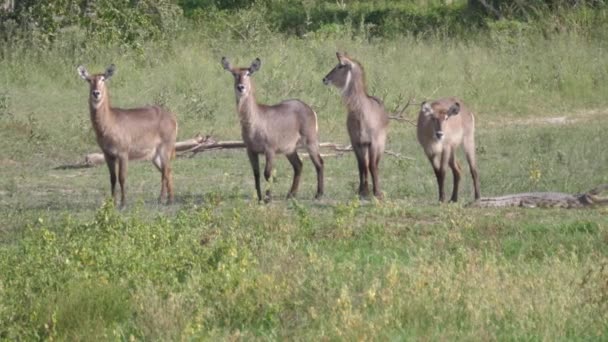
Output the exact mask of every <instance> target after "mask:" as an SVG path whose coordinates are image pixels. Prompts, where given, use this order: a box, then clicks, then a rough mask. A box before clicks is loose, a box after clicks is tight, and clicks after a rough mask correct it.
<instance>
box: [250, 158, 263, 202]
mask: <svg viewBox="0 0 608 342" xmlns="http://www.w3.org/2000/svg"><path fill="white" fill-rule="evenodd" d="M247 156H248V157H249V162H250V163H251V168H252V169H253V179H254V180H255V190H256V192H257V194H258V201H261V200H262V190H261V189H260V158H259V156H258V154H257V153H255V152H253V151H251V150H249V149H248V150H247Z"/></svg>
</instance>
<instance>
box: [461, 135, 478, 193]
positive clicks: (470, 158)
mask: <svg viewBox="0 0 608 342" xmlns="http://www.w3.org/2000/svg"><path fill="white" fill-rule="evenodd" d="M463 147H464V154H465V156H466V158H467V163H469V170H470V171H471V177H472V178H473V190H474V191H475V200H478V199H480V198H481V192H480V190H479V175H478V173H477V161H476V160H475V139H473V137H471V138H465V139H464V142H463Z"/></svg>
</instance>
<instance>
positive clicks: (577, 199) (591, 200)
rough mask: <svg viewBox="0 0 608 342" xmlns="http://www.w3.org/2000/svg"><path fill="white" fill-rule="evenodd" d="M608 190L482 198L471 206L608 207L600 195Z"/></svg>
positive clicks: (605, 186)
mask: <svg viewBox="0 0 608 342" xmlns="http://www.w3.org/2000/svg"><path fill="white" fill-rule="evenodd" d="M606 190H608V184H604V185H600V186H598V187H596V188H594V189H591V190H589V191H587V192H585V193H582V194H573V195H572V194H566V193H561V192H527V193H521V194H513V195H506V196H499V197H482V198H480V199H479V200H477V201H475V202H472V203H470V204H469V206H470V207H474V208H501V207H524V208H565V209H573V208H586V207H594V206H598V205H608V197H600V196H599V195H600V194H601V193H602V192H604V191H606Z"/></svg>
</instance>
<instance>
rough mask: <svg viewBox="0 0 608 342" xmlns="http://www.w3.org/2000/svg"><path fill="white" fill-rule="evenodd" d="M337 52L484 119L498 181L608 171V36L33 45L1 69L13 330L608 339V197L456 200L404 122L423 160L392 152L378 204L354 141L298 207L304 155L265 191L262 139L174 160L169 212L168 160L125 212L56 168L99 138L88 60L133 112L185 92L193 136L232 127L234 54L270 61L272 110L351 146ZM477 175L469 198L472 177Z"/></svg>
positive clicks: (0, 171) (265, 92) (377, 90)
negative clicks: (163, 180) (258, 149)
mask: <svg viewBox="0 0 608 342" xmlns="http://www.w3.org/2000/svg"><path fill="white" fill-rule="evenodd" d="M337 49H338V50H340V51H342V50H346V51H348V52H349V53H350V54H351V55H352V56H354V57H355V58H357V59H358V60H360V61H361V62H362V63H363V65H364V66H365V67H366V70H367V75H368V84H369V87H370V93H372V94H375V95H377V96H379V97H382V98H384V99H385V101H386V103H387V106H388V107H390V108H393V107H395V106H396V105H397V101H398V98H399V94H403V96H404V97H405V98H408V97H415V101H414V102H416V103H419V102H420V101H422V100H424V99H431V98H436V97H440V96H447V95H458V96H459V97H461V98H463V99H464V101H466V103H467V104H468V105H469V107H471V108H473V109H474V111H475V113H476V116H477V134H476V136H477V155H478V161H479V170H480V176H481V190H482V195H485V196H490V195H501V194H506V193H515V192H524V191H563V192H570V193H575V192H582V191H586V190H588V189H589V188H592V187H594V186H595V185H598V184H601V183H608V174H607V173H606V165H608V155H607V154H606V152H605V148H604V143H603V139H602V138H603V136H604V135H605V134H604V132H606V130H607V129H608V120H606V117H607V116H606V115H608V113H607V112H608V110H607V109H606V108H607V102H608V98H606V96H605V94H607V93H608V89H607V88H608V69H607V68H606V66H605V63H604V60H605V58H604V57H605V54H606V52H605V51H606V43H605V42H604V41H588V40H586V39H585V38H583V37H578V36H556V37H553V38H551V39H549V40H540V39H531V38H526V37H523V36H521V37H511V36H492V37H487V38H486V39H483V40H479V41H471V42H456V41H439V40H427V41H418V40H415V39H409V38H403V39H401V40H398V41H377V42H376V41H372V42H360V41H357V40H354V41H353V40H331V39H330V40H293V39H283V38H279V37H274V36H273V37H269V38H266V39H261V38H260V39H253V40H252V41H249V42H238V41H222V40H220V39H219V38H218V39H214V40H208V41H207V40H205V41H201V40H200V39H197V37H196V36H195V35H192V36H184V37H181V38H180V39H178V40H177V41H175V42H172V43H170V44H169V43H167V44H158V45H150V46H144V47H143V50H141V51H140V52H134V51H131V50H128V51H115V50H104V51H87V50H76V51H74V53H72V54H68V53H66V52H65V51H64V50H61V49H58V50H57V51H47V52H45V53H42V54H36V53H33V52H32V53H27V52H23V53H22V55H20V56H18V57H19V58H12V59H11V58H7V59H5V60H2V61H0V136H1V137H2V138H0V151H2V152H0V166H1V167H0V217H2V219H1V221H0V274H2V277H0V339H7V340H15V339H26V340H29V339H47V338H49V339H50V338H52V339H58V340H90V339H95V340H116V339H131V338H135V339H145V340H179V339H209V340H216V339H236V338H245V339H273V340H274V339H282V340H285V339H297V340H311V339H315V340H316V339H319V338H328V339H366V338H367V339H370V338H374V339H382V340H385V339H395V340H397V339H399V340H401V339H407V338H419V339H423V338H431V339H450V340H452V339H458V340H462V339H484V340H487V339H543V340H564V339H573V338H582V339H605V338H606V335H607V334H608V331H607V330H606V326H608V324H607V323H608V316H606V312H608V310H606V309H608V307H607V306H608V302H607V301H606V298H607V296H608V293H607V291H606V287H605V282H606V279H607V277H608V274H607V273H606V269H605V265H606V264H607V263H608V248H607V247H606V246H607V242H608V219H607V218H606V217H607V214H608V211H606V209H595V210H558V209H547V210H526V209H519V208H510V209H502V210H491V209H470V208H464V207H463V206H462V205H460V204H458V205H438V204H437V203H436V198H437V194H436V183H435V179H434V176H433V174H432V171H431V168H430V165H428V161H426V158H425V157H424V154H423V153H422V150H421V149H420V147H419V146H418V143H417V141H416V138H415V129H414V128H413V127H412V126H410V125H408V124H405V123H398V122H391V128H390V135H389V142H388V148H389V149H390V150H392V151H395V152H398V153H401V154H402V155H404V156H408V157H411V158H413V159H412V160H410V159H397V158H394V157H391V156H386V157H385V158H384V160H383V161H382V164H381V171H380V172H381V177H382V178H381V182H382V186H383V190H384V192H385V194H386V200H385V201H384V202H381V203H377V202H375V201H371V202H370V201H363V202H360V201H359V200H357V199H356V197H355V192H356V187H357V171H356V166H355V160H354V157H353V156H352V155H351V154H345V155H343V156H341V157H336V158H326V162H325V165H326V197H325V198H324V199H322V200H320V201H313V200H311V199H312V197H313V195H314V191H315V188H316V186H315V175H314V168H313V167H312V164H311V163H310V162H309V161H308V160H305V161H304V163H305V166H304V167H305V168H304V176H303V179H302V184H301V186H300V193H299V196H298V200H297V201H285V200H283V196H284V195H285V194H286V193H287V190H288V187H289V185H290V182H291V167H290V165H289V164H288V163H287V161H286V160H285V159H284V158H279V160H278V161H277V163H276V181H275V182H274V183H273V184H272V185H271V187H272V191H273V194H274V195H275V200H274V201H273V202H272V203H271V204H268V205H259V204H257V203H256V201H254V200H253V199H254V189H253V179H252V178H253V177H252V175H251V170H250V166H249V163H248V161H247V158H246V156H245V154H244V152H243V151H226V152H209V153H203V154H199V155H197V156H196V157H194V158H178V159H177V160H176V161H175V162H174V173H175V189H176V202H177V204H175V205H172V206H169V207H165V206H159V205H157V204H156V197H157V195H158V192H159V191H160V175H159V174H158V172H157V171H156V170H155V169H154V167H152V166H151V165H150V163H146V162H139V163H132V164H131V165H130V168H129V177H128V180H127V187H128V194H127V196H128V199H129V200H130V205H129V207H128V208H127V209H126V210H125V211H122V212H117V211H115V210H114V209H113V208H112V206H111V205H110V204H109V203H105V202H104V199H105V198H106V197H107V196H108V193H109V184H108V183H109V182H108V175H107V170H106V168H105V167H98V168H90V169H67V170H65V169H55V168H56V167H57V166H60V165H64V164H70V163H74V162H78V161H80V160H82V158H83V155H84V154H85V153H88V152H94V151H97V150H98V147H97V146H96V144H95V141H94V137H93V132H92V129H91V126H90V122H89V118H88V112H87V103H86V101H87V86H86V84H85V83H84V82H83V81H82V80H81V79H80V78H79V77H78V76H77V73H76V67H77V65H78V64H80V63H83V64H85V65H86V66H87V67H88V69H89V70H90V71H95V70H99V71H101V70H102V69H103V68H104V67H105V66H106V65H108V64H110V63H116V65H117V67H118V69H117V73H116V75H115V76H114V78H113V79H112V80H111V81H110V92H111V95H112V102H113V104H114V105H117V106H122V107H129V106H136V105H140V104H145V103H152V102H157V103H163V104H166V105H167V106H169V107H170V108H172V109H173V110H174V111H175V112H176V113H177V115H178V121H179V126H180V131H179V138H180V139H186V138H190V137H191V136H193V135H194V134H195V133H197V132H201V133H206V134H209V133H211V134H213V136H214V137H216V138H218V139H225V140H232V139H238V138H239V134H240V133H239V131H240V128H239V126H238V119H237V116H236V113H235V109H234V94H233V91H232V77H231V76H230V75H229V74H228V73H226V72H225V71H224V70H222V68H221V66H220V62H219V60H220V58H221V56H224V55H225V56H228V57H230V58H231V59H232V61H233V63H234V64H238V65H248V64H249V63H250V62H251V61H252V60H253V59H254V58H255V57H258V56H259V57H260V58H261V59H262V68H261V70H260V72H259V73H258V74H256V75H255V76H254V77H255V82H256V85H257V95H258V99H259V101H261V102H265V103H274V102H278V100H280V99H284V98H289V97H298V98H301V99H302V100H304V101H306V102H308V103H309V104H311V105H312V106H313V108H314V109H315V110H316V111H317V112H318V114H319V120H320V122H319V127H320V134H321V140H322V141H333V142H337V143H347V140H348V138H347V135H346V131H345V127H344V126H345V125H344V123H345V113H344V109H343V107H342V104H341V103H340V99H339V95H338V92H337V91H336V90H335V89H330V88H327V87H325V86H323V84H322V82H321V79H322V78H323V76H324V75H325V74H326V73H327V72H328V71H329V70H330V69H331V68H332V67H333V66H334V64H335V63H336V60H335V55H334V54H335V51H336V50H337ZM417 107H418V106H417V105H412V106H411V108H409V110H408V114H407V115H409V117H410V118H414V117H415V115H416V111H417ZM561 117H565V123H560V122H561V121H560V120H557V121H556V120H555V118H561ZM562 121H563V120H562ZM556 122H557V123H556ZM460 160H461V163H464V158H463V157H462V156H460ZM465 169H466V168H465ZM463 183H464V184H463V185H462V187H461V196H460V198H461V201H462V202H468V201H470V200H471V199H472V186H471V180H470V176H469V174H468V172H465V174H464V177H463ZM265 186H266V187H269V185H266V184H265ZM448 189H451V178H449V181H448Z"/></svg>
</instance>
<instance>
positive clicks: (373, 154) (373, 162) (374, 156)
mask: <svg viewBox="0 0 608 342" xmlns="http://www.w3.org/2000/svg"><path fill="white" fill-rule="evenodd" d="M381 155H382V154H381V153H380V152H379V151H377V150H376V147H375V146H370V148H369V161H370V162H369V172H370V173H371V175H372V185H373V189H374V196H376V198H377V199H379V200H381V199H382V198H383V194H382V191H380V178H379V175H378V164H379V163H380V156H381Z"/></svg>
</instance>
